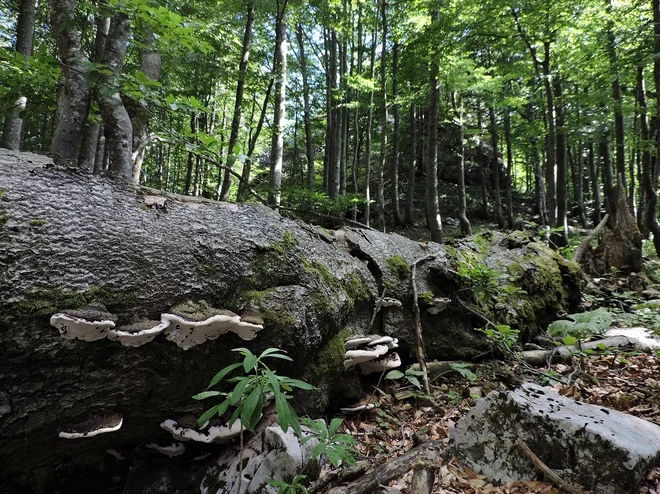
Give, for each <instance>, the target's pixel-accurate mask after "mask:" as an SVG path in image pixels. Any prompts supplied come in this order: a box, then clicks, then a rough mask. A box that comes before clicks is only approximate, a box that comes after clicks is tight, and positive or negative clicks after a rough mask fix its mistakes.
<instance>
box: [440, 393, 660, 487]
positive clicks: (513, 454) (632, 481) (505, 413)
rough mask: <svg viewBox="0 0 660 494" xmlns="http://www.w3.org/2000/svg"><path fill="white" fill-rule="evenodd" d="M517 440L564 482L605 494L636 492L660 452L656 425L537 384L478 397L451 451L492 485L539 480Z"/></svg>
mask: <svg viewBox="0 0 660 494" xmlns="http://www.w3.org/2000/svg"><path fill="white" fill-rule="evenodd" d="M518 438H520V439H522V441H523V442H525V444H527V445H528V446H529V447H530V449H531V450H532V451H533V452H534V453H535V454H536V455H537V456H538V457H539V458H540V459H541V461H543V462H544V463H545V464H546V465H547V466H548V467H549V468H551V469H553V470H554V471H555V472H557V473H558V474H559V475H560V476H561V477H562V478H564V479H565V480H567V481H568V482H571V483H574V484H579V485H581V486H583V487H584V488H586V489H588V490H590V491H592V492H595V493H598V494H627V493H632V492H634V490H635V488H636V487H637V485H638V484H639V482H640V481H641V480H642V478H643V477H644V475H645V473H646V472H647V470H648V469H649V468H650V467H651V465H652V464H653V463H654V461H655V460H656V458H658V456H659V455H660V427H658V426H657V425H655V424H652V423H650V422H647V421H645V420H642V419H639V418H637V417H633V416H632V415H628V414H625V413H622V412H618V411H616V410H611V409H607V408H603V407H599V406H596V405H587V404H584V403H580V402H579V401H574V400H571V399H569V398H566V397H563V396H560V395H559V394H557V393H556V392H554V391H553V390H550V389H546V388H543V387H541V386H538V385H536V384H530V383H526V384H523V385H522V386H521V387H520V388H518V389H516V390H514V391H509V392H506V393H503V392H499V391H493V392H492V393H490V394H489V395H488V396H486V398H484V399H481V400H479V401H478V402H477V404H476V406H475V407H474V408H473V409H472V410H471V411H470V412H469V413H468V414H467V415H466V416H465V417H464V418H462V419H461V420H459V421H458V423H457V424H456V426H455V427H454V428H453V429H452V430H451V432H450V446H449V448H448V450H447V454H448V455H453V456H457V457H458V458H459V459H460V460H461V461H462V462H464V463H465V464H467V465H469V466H471V467H472V468H474V469H475V471H477V472H478V473H480V474H482V475H485V476H486V477H487V478H488V479H490V480H494V481H502V482H507V481H511V480H532V479H535V478H537V477H538V475H539V473H538V471H536V470H535V467H534V466H533V465H532V464H531V463H530V462H529V460H528V459H527V458H526V457H525V455H524V454H523V453H522V451H521V450H520V449H518V447H517V446H515V441H516V439H518Z"/></svg>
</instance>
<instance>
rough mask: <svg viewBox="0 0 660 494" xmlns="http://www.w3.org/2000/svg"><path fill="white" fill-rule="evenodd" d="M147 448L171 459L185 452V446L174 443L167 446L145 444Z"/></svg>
mask: <svg viewBox="0 0 660 494" xmlns="http://www.w3.org/2000/svg"><path fill="white" fill-rule="evenodd" d="M147 448H149V449H153V450H154V451H158V452H159V453H161V454H163V455H165V456H169V457H170V458H173V457H174V456H180V455H182V454H183V453H185V452H186V445H185V444H183V443H177V442H174V443H172V444H170V445H169V446H161V445H160V444H157V443H149V444H147Z"/></svg>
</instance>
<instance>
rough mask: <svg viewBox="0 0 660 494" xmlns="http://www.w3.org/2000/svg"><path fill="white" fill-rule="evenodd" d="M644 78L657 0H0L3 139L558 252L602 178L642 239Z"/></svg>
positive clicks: (272, 199) (649, 99)
mask: <svg viewBox="0 0 660 494" xmlns="http://www.w3.org/2000/svg"><path fill="white" fill-rule="evenodd" d="M647 81H651V82H650V83H649V84H648V87H647ZM656 88H660V0H653V1H652V2H648V1H639V0H620V1H619V0H616V1H615V0H598V1H597V0H580V1H577V2H575V1H565V0H552V1H551V0H509V1H502V0H485V1H481V0H480V1H474V0H460V1H459V0H443V1H437V0H407V1H389V2H388V1H386V0H325V1H321V0H315V1H310V2H303V1H300V0H240V1H239V0H215V1H203V0H192V1H184V0H173V1H169V2H160V1H150V0H108V1H77V0H48V1H47V2H45V1H42V2H37V1H36V0H20V1H12V0H2V1H1V2H0V108H2V112H1V113H0V124H1V125H2V129H3V134H2V145H3V147H6V148H9V149H21V150H26V151H35V152H48V153H50V154H51V155H52V156H53V157H54V158H55V159H56V161H57V162H58V163H60V164H64V165H66V166H69V167H72V166H73V167H80V168H84V169H87V170H89V171H93V172H94V173H106V174H108V175H111V176H116V177H119V178H121V179H123V180H125V181H127V182H132V183H139V184H142V185H147V186H150V187H154V188H159V189H164V190H167V191H171V192H176V193H180V194H186V195H194V196H204V197H208V198H213V199H217V200H236V201H238V202H243V201H251V200H257V201H261V202H264V203H268V204H270V205H272V206H274V207H277V208H279V209H280V210H281V211H285V212H286V211H293V212H297V214H302V215H303V217H306V218H310V217H312V216H316V217H322V218H326V220H327V218H329V217H330V218H338V217H343V218H345V219H349V220H351V221H357V222H361V223H364V224H366V225H370V224H371V225H374V226H377V227H378V228H379V229H383V230H384V229H386V228H388V229H389V228H393V227H405V226H413V225H415V224H419V223H421V224H424V223H426V224H427V225H428V227H429V229H430V231H431V238H432V239H433V240H435V241H442V240H443V236H444V235H443V226H442V223H443V222H442V216H441V214H442V215H451V216H455V217H456V218H457V219H458V222H459V223H460V226H461V231H462V233H464V234H469V233H470V232H471V224H470V221H469V218H478V219H479V220H491V221H495V222H496V223H497V224H498V227H499V228H504V227H507V226H508V227H509V228H513V227H514V226H516V224H517V223H519V222H520V220H519V218H518V215H519V214H520V215H522V216H524V217H528V218H529V217H531V218H533V220H534V221H535V222H536V223H537V224H539V225H547V226H549V227H550V228H553V229H554V230H553V231H554V232H555V235H554V238H553V241H554V242H555V243H556V244H557V245H558V246H560V247H561V246H565V245H567V243H568V238H567V232H568V225H569V221H570V223H571V224H573V225H575V226H583V227H588V226H591V225H595V224H597V223H598V222H599V221H600V220H601V217H602V215H603V214H604V213H605V211H606V210H607V208H608V207H609V205H610V204H613V203H614V202H615V200H614V197H613V194H615V184H616V182H617V177H618V181H620V182H621V183H622V184H623V185H624V187H625V188H626V191H627V193H628V200H629V207H630V209H631V211H633V212H634V213H635V214H636V217H637V222H638V226H639V227H640V230H641V231H642V233H643V235H644V236H646V237H648V236H649V233H655V235H654V239H655V241H656V242H657V243H656V249H657V250H658V251H659V252H660V228H659V227H658V223H657V220H656V210H657V186H658V166H657V156H658V154H659V153H658V147H659V146H660V137H659V134H660V133H659V132H658V128H659V127H660V125H659V122H660V118H659V116H658V115H659V114H660V91H658V90H656ZM532 199H533V200H532ZM310 215H311V216H310Z"/></svg>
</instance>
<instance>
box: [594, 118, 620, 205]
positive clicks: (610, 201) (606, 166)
mask: <svg viewBox="0 0 660 494" xmlns="http://www.w3.org/2000/svg"><path fill="white" fill-rule="evenodd" d="M598 154H599V157H600V164H601V167H602V170H603V183H604V188H605V199H606V200H607V203H606V205H605V206H606V209H607V212H608V213H612V212H613V208H614V207H616V189H615V188H614V171H613V170H612V155H611V153H610V136H609V132H608V131H606V130H605V131H603V132H602V133H601V135H600V139H599V141H598Z"/></svg>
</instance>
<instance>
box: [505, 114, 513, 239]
mask: <svg viewBox="0 0 660 494" xmlns="http://www.w3.org/2000/svg"><path fill="white" fill-rule="evenodd" d="M510 112H511V110H510V108H509V107H506V108H504V140H505V142H506V208H507V220H508V223H509V229H510V230H513V227H514V223H515V220H514V214H513V143H512V139H511V113H510Z"/></svg>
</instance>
